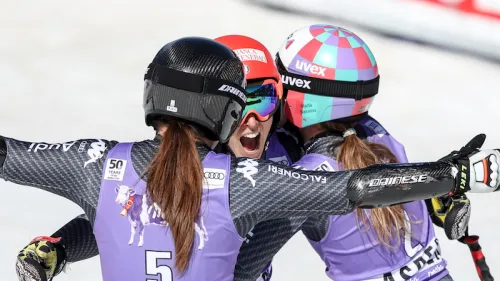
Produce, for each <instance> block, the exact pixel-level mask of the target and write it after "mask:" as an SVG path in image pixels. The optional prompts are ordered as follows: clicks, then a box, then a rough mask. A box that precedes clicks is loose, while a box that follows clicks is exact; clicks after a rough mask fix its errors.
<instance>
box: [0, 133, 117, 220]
mask: <svg viewBox="0 0 500 281" xmlns="http://www.w3.org/2000/svg"><path fill="white" fill-rule="evenodd" d="M1 143H3V145H4V146H5V150H6V156H5V157H4V161H3V164H2V163H0V164H1V166H0V178H2V179H4V180H6V181H10V182H13V183H17V184H20V185H27V186H33V187H37V188H40V189H43V190H46V191H49V192H51V193H54V194H57V195H60V196H62V197H64V198H67V199H69V200H71V201H73V202H75V203H76V204H78V205H79V206H80V207H81V208H82V209H83V210H84V211H85V214H86V215H87V216H88V218H89V219H90V221H91V222H93V220H94V218H95V212H96V207H97V202H98V198H99V187H100V184H101V175H102V169H103V166H104V160H105V159H106V155H107V153H108V151H109V150H110V149H111V148H112V147H113V146H114V145H116V143H117V142H114V141H107V140H101V139H82V140H76V141H70V142H65V143H60V144H48V143H36V142H25V141H19V140H15V139H12V138H6V137H0V146H2V145H1Z"/></svg>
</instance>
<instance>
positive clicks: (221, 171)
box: [94, 143, 243, 281]
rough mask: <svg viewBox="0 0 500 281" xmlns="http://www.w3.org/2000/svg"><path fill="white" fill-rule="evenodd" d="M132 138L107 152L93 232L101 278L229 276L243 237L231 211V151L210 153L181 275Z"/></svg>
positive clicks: (163, 280)
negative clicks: (140, 171) (136, 160)
mask: <svg viewBox="0 0 500 281" xmlns="http://www.w3.org/2000/svg"><path fill="white" fill-rule="evenodd" d="M132 145H133V143H120V144H117V145H116V146H115V147H114V148H113V149H112V150H111V151H110V152H109V153H108V155H107V158H106V160H105V161H106V162H105V166H104V167H105V170H104V173H103V177H102V184H101V190H100V196H99V203H98V207H97V215H96V219H95V225H94V234H95V238H96V241H97V245H98V247H99V253H100V255H101V267H102V274H103V280H104V281H112V280H113V281H114V280H124V281H125V280H158V281H170V280H176V281H177V280H179V281H180V280H190V281H191V280H213V281H220V280H227V281H231V280H233V269H234V266H235V264H236V258H237V255H238V249H239V247H240V246H241V243H242V241H243V238H241V237H240V236H239V235H238V233H237V231H236V229H235V225H234V222H233V219H232V217H231V214H230V211H229V193H228V186H229V173H230V169H229V167H230V166H229V165H230V161H231V160H230V156H228V155H225V154H216V153H214V152H209V154H208V155H207V156H206V157H205V159H204V160H203V162H202V165H203V169H204V173H205V180H204V184H203V197H202V202H201V211H200V214H199V217H198V219H197V221H196V222H193V223H195V233H194V235H195V242H194V244H193V249H192V256H191V260H190V263H189V267H188V269H187V270H186V272H184V274H180V273H179V272H177V270H176V268H175V266H174V262H175V247H174V240H173V237H172V233H171V231H170V229H169V227H168V223H166V222H165V220H164V219H163V218H162V215H161V212H160V210H159V208H158V206H157V205H156V204H152V203H151V200H150V198H149V196H148V195H147V193H146V183H145V182H144V181H143V180H142V179H140V176H139V175H138V174H137V172H136V171H135V170H134V168H133V166H132V161H131V156H130V154H131V149H132Z"/></svg>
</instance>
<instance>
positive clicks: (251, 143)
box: [240, 133, 260, 152]
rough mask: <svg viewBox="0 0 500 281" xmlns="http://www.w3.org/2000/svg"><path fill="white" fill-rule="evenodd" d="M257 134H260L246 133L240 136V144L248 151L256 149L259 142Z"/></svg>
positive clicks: (258, 134)
mask: <svg viewBox="0 0 500 281" xmlns="http://www.w3.org/2000/svg"><path fill="white" fill-rule="evenodd" d="M259 136H260V133H254V134H247V135H244V136H242V137H241V138H240V143H241V146H243V148H244V149H245V150H246V151H249V152H252V151H256V150H257V148H259V144H260V138H259Z"/></svg>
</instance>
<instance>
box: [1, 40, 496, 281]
mask: <svg viewBox="0 0 500 281" xmlns="http://www.w3.org/2000/svg"><path fill="white" fill-rule="evenodd" d="M144 80H145V89H144V104H143V106H144V110H145V119H146V124H147V125H148V126H152V127H153V128H154V129H155V132H156V134H157V135H156V137H155V139H154V140H146V141H142V142H133V143H118V142H115V141H107V140H102V139H98V140H78V141H75V142H70V143H65V144H47V143H30V142H24V141H19V140H15V139H12V138H7V137H3V136H2V137H0V177H1V178H2V179H5V180H9V181H13V182H15V183H18V184H22V185H29V186H34V187H38V188H41V189H44V190H47V191H50V192H53V193H55V194H58V195H61V196H64V197H66V198H67V199H69V200H72V201H74V202H75V203H77V204H79V206H81V207H82V208H83V209H84V210H85V211H86V215H87V216H88V217H89V219H90V222H91V224H92V226H93V229H94V234H95V238H96V240H97V244H98V246H99V254H100V257H101V268H102V273H103V280H104V281H107V280H144V279H147V278H151V276H157V277H163V278H166V279H172V280H180V281H182V280H214V281H215V280H218V281H220V280H228V281H230V280H233V272H234V268H235V264H236V258H237V255H238V252H239V249H240V247H241V245H242V243H243V241H244V237H245V235H246V234H247V233H248V232H249V231H250V230H251V229H252V228H253V227H254V226H255V225H256V224H258V223H261V222H263V221H267V220H272V219H276V218H284V217H293V216H297V215H306V216H319V215H321V214H325V213H326V214H331V215H334V214H343V213H348V212H351V211H352V210H353V209H354V208H355V206H358V207H372V206H374V205H375V204H382V205H386V204H387V205H390V204H395V203H401V200H404V199H406V198H418V199H423V198H429V197H430V196H432V195H433V194H435V193H438V194H446V193H448V192H453V191H455V190H457V189H458V188H459V187H460V181H459V180H458V179H459V178H457V177H456V174H455V173H453V171H454V170H455V169H457V165H458V159H462V160H469V157H468V156H464V155H461V156H460V157H456V158H452V159H450V160H449V161H444V162H431V163H418V164H414V165H400V166H388V167H384V166H379V167H376V168H371V169H365V170H363V169H360V170H357V171H355V172H352V171H340V172H336V173H331V172H323V171H298V170H296V169H293V168H290V167H287V166H283V165H279V164H276V163H274V162H271V161H265V160H260V159H250V158H234V157H230V156H229V155H227V154H217V153H214V152H213V151H211V149H210V147H213V146H215V145H216V144H217V142H218V141H221V142H226V141H228V139H229V138H230V136H231V135H232V133H233V132H234V130H236V129H237V127H238V125H239V124H240V122H241V116H242V115H241V113H242V111H243V108H244V106H245V102H246V95H245V90H244V89H243V87H244V86H245V84H246V80H245V74H244V66H243V64H242V63H241V61H240V60H239V59H238V58H237V56H236V55H235V53H234V52H233V51H231V50H230V49H229V48H227V47H226V46H224V45H223V44H220V43H218V42H215V41H214V40H210V39H206V38H199V37H187V38H181V39H178V40H175V41H173V42H170V43H168V44H166V45H165V46H164V47H163V48H162V49H161V50H160V51H159V52H158V53H157V54H156V56H155V58H154V59H153V61H152V63H151V64H150V65H149V67H148V71H147V72H146V75H145V77H144ZM49 147H50V149H48V148H49ZM60 147H64V148H65V149H60ZM82 150H87V153H82V152H81V151H82ZM492 153H497V152H495V151H493V150H486V151H481V152H478V153H475V154H474V155H473V156H471V157H472V159H474V158H478V157H479V158H484V157H486V156H485V155H486V154H488V155H489V154H492ZM499 156H500V154H499ZM499 158H500V157H499ZM80 165H81V166H80ZM472 168H473V167H472ZM470 170H471V171H474V170H473V169H470ZM384 172H385V173H395V174H396V175H400V176H403V177H412V176H416V175H419V176H421V177H426V176H427V177H430V176H431V175H432V176H433V178H434V179H435V180H433V181H425V182H416V183H409V184H405V185H404V186H405V189H403V188H401V183H393V184H390V185H385V186H383V187H377V188H376V189H372V188H370V187H369V183H370V182H371V181H374V180H377V179H378V178H379V175H380V173H384ZM465 175H468V176H470V175H472V174H470V173H465ZM467 187H468V188H471V189H477V188H484V187H485V185H484V184H483V185H481V184H478V183H475V182H470V185H467ZM493 187H494V188H495V189H496V188H497V187H498V185H494V186H493ZM387 192H394V193H397V194H399V196H398V198H394V197H386V196H384V194H386V193H387ZM339 195H340V196H339ZM69 237H70V236H68V237H65V238H63V239H64V240H67V239H68V238H69ZM39 242H40V241H36V242H35V243H33V244H34V245H35V249H36V244H40V243H39ZM66 243H68V245H71V244H72V243H71V242H70V241H66ZM39 250H41V251H44V250H47V249H41V248H40V249H39ZM81 250H85V249H81ZM68 252H69V251H68ZM35 253H36V251H35ZM36 257H37V256H36V255H31V254H30V251H26V254H25V255H24V256H23V257H22V258H21V259H19V260H18V263H17V265H18V272H19V274H20V275H21V278H30V279H29V280H44V279H43V278H45V279H50V278H52V277H53V276H52V274H54V272H57V269H58V268H56V269H54V268H50V269H47V268H46V267H45V265H46V264H45V261H40V260H38V259H37V258H36ZM123 257H126V258H125V259H124V258H123ZM56 258H57V257H56ZM68 260H69V258H68ZM41 276H43V278H42V277H41Z"/></svg>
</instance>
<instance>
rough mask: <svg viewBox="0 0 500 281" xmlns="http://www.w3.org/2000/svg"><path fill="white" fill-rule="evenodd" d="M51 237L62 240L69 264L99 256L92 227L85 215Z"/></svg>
mask: <svg viewBox="0 0 500 281" xmlns="http://www.w3.org/2000/svg"><path fill="white" fill-rule="evenodd" d="M51 236H52V237H61V238H62V239H61V242H62V245H63V246H64V251H65V252H66V261H67V262H77V261H81V260H85V259H90V258H92V257H95V256H97V255H99V249H98V248H97V242H96V240H95V236H94V232H93V229H92V225H91V224H90V221H89V219H88V218H87V216H86V215H84V214H82V215H80V216H78V217H76V218H74V219H73V220H71V221H70V222H68V223H67V224H65V225H64V226H63V227H61V228H60V229H59V230H58V231H56V232H55V233H54V234H52V235H51Z"/></svg>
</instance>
